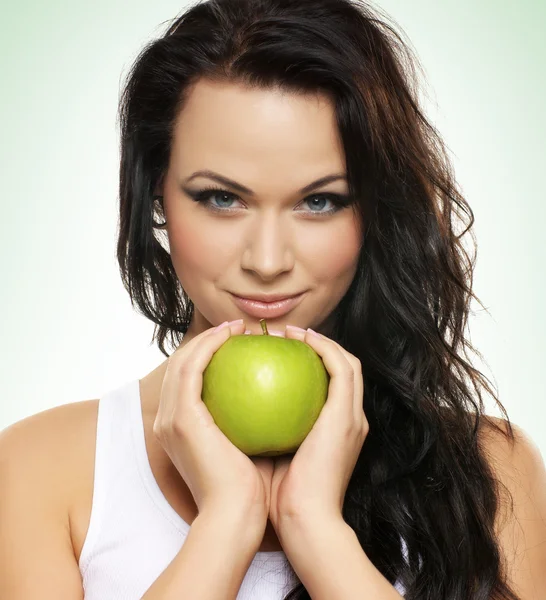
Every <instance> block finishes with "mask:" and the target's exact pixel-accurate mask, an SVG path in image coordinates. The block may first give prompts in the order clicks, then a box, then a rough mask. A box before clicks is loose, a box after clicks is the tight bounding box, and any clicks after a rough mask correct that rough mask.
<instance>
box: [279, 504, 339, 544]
mask: <svg viewBox="0 0 546 600" xmlns="http://www.w3.org/2000/svg"><path fill="white" fill-rule="evenodd" d="M317 527H319V528H321V529H324V528H327V529H329V530H331V529H339V530H341V529H345V528H347V527H349V525H348V524H347V522H346V521H345V520H344V519H343V516H342V515H341V514H331V513H324V512H308V513H306V514H291V515H283V517H281V519H280V520H279V523H278V526H277V531H276V533H277V536H278V538H279V541H280V543H281V545H283V546H284V545H285V544H288V543H290V541H291V539H292V538H295V539H303V538H305V537H308V536H310V535H312V534H313V532H315V531H316V530H317ZM349 529H350V527H349Z"/></svg>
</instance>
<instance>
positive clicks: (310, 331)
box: [307, 327, 322, 338]
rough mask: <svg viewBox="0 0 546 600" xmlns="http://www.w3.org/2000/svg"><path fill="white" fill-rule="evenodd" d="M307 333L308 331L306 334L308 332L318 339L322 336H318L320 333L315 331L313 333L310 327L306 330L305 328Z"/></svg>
mask: <svg viewBox="0 0 546 600" xmlns="http://www.w3.org/2000/svg"><path fill="white" fill-rule="evenodd" d="M307 331H308V332H309V333H310V334H311V335H314V336H315V337H318V338H319V337H322V336H321V335H320V333H317V332H316V331H313V330H312V329H311V328H310V327H308V328H307Z"/></svg>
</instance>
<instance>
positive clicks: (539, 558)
mask: <svg viewBox="0 0 546 600" xmlns="http://www.w3.org/2000/svg"><path fill="white" fill-rule="evenodd" d="M511 427H512V431H513V434H514V438H513V440H512V439H510V437H507V436H506V435H505V434H506V433H508V429H509V428H508V422H507V421H505V420H504V419H498V418H493V417H488V418H487V420H486V421H484V423H483V424H482V427H481V429H480V435H479V443H480V447H481V448H482V450H483V453H484V456H485V457H486V459H487V460H488V463H489V465H490V466H491V470H492V472H493V475H494V477H495V480H496V481H497V484H498V491H499V502H500V505H499V511H498V514H497V518H496V524H495V529H496V533H497V537H498V541H499V547H500V550H501V557H502V559H503V561H504V563H505V569H506V573H507V576H508V579H509V581H511V583H512V586H513V588H514V590H515V591H516V593H518V594H519V595H520V597H521V598H525V599H526V600H527V599H529V600H535V599H536V600H540V599H542V598H546V469H545V465H544V457H543V456H542V454H541V452H540V449H539V448H538V446H537V445H536V443H535V442H534V441H533V439H532V438H531V437H530V436H529V435H528V434H527V433H526V432H525V431H524V430H523V429H522V428H521V427H519V426H518V425H515V424H514V423H511ZM497 428H498V429H497ZM499 429H500V431H499Z"/></svg>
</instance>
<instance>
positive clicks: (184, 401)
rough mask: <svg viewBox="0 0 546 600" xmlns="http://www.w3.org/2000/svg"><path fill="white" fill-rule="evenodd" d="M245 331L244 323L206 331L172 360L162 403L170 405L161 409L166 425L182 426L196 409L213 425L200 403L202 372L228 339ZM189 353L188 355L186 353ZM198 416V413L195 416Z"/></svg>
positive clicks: (164, 382)
mask: <svg viewBox="0 0 546 600" xmlns="http://www.w3.org/2000/svg"><path fill="white" fill-rule="evenodd" d="M243 331H244V323H241V322H238V323H235V324H234V325H224V327H223V328H222V329H216V330H212V331H208V330H207V331H205V332H202V333H201V334H199V336H196V337H195V338H194V339H192V340H191V342H190V343H189V344H188V345H187V346H185V347H184V348H182V351H181V352H180V353H179V354H178V355H176V352H175V353H173V355H172V356H171V357H170V358H169V363H168V365H167V372H166V373H165V377H164V380H163V386H164V387H165V393H163V388H162V394H161V395H162V400H164V401H165V402H169V403H170V405H169V406H163V407H161V406H160V410H161V413H162V418H163V419H165V421H166V422H171V421H172V422H173V423H175V424H178V425H180V424H181V423H182V422H183V420H184V417H183V415H184V413H185V412H186V411H188V410H194V411H195V410H196V409H197V411H198V412H197V414H199V415H200V416H201V417H202V418H204V419H205V421H206V423H207V424H212V423H214V420H213V419H212V416H211V415H210V413H209V412H208V410H206V407H204V405H203V403H202V400H201V391H202V388H203V371H204V370H205V368H206V367H207V365H208V364H209V362H210V360H211V359H212V356H213V355H214V353H215V352H216V351H217V350H218V349H219V348H220V347H221V346H222V345H223V344H224V343H225V342H226V341H227V340H228V339H229V337H230V336H231V335H232V334H235V335H237V334H240V333H242V332H243ZM183 350H186V352H183ZM194 414H195V413H194Z"/></svg>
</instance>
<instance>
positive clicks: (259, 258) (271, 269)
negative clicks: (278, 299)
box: [241, 213, 294, 281]
mask: <svg viewBox="0 0 546 600" xmlns="http://www.w3.org/2000/svg"><path fill="white" fill-rule="evenodd" d="M293 266H294V252H293V249H292V247H291V240H290V231H289V226H287V225H286V223H282V222H281V219H279V218H276V217H275V215H274V214H272V213H269V214H267V215H263V216H262V218H259V219H257V220H256V221H255V222H253V223H252V224H251V225H250V227H249V230H248V234H247V238H246V240H245V242H244V251H243V256H242V261H241V267H242V268H243V269H245V270H246V271H252V272H254V273H255V274H256V275H258V276H259V277H260V278H261V279H262V280H263V281H271V280H274V279H275V278H276V277H278V276H279V275H280V274H281V273H284V272H287V271H290V270H291V269H292V268H293Z"/></svg>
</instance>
